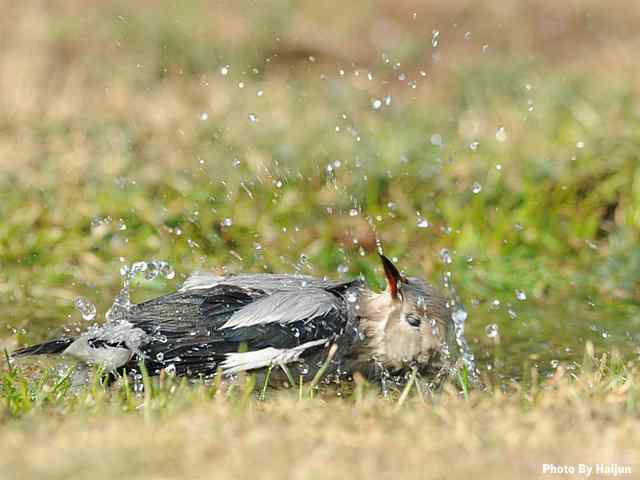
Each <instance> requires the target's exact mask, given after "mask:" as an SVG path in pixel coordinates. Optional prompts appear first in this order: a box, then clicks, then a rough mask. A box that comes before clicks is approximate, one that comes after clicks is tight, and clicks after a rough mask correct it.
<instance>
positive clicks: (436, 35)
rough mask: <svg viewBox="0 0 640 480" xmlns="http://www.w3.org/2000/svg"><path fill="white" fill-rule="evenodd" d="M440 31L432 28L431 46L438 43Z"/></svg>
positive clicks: (434, 46) (435, 45)
mask: <svg viewBox="0 0 640 480" xmlns="http://www.w3.org/2000/svg"><path fill="white" fill-rule="evenodd" d="M439 38H440V32H439V31H438V30H433V31H432V32H431V46H432V47H433V48H436V47H437V46H438V45H439V44H440V40H439Z"/></svg>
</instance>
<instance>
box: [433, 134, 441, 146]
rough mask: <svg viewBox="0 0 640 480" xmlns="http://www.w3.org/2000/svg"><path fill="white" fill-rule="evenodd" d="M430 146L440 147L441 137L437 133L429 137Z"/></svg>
mask: <svg viewBox="0 0 640 480" xmlns="http://www.w3.org/2000/svg"><path fill="white" fill-rule="evenodd" d="M431 145H435V146H436V147H441V146H442V135H440V134H438V133H434V134H433V135H431Z"/></svg>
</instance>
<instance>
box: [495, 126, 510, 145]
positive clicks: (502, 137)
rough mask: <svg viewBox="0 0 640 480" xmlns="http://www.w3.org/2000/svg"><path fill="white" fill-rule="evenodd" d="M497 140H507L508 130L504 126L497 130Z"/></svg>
mask: <svg viewBox="0 0 640 480" xmlns="http://www.w3.org/2000/svg"><path fill="white" fill-rule="evenodd" d="M496 140H497V141H499V142H505V141H506V140H507V132H506V130H505V129H504V127H500V128H498V130H497V131H496Z"/></svg>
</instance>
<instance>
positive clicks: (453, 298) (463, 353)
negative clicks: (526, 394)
mask: <svg viewBox="0 0 640 480" xmlns="http://www.w3.org/2000/svg"><path fill="white" fill-rule="evenodd" d="M440 260H441V261H442V262H443V263H444V265H445V266H447V265H450V264H451V263H453V257H452V255H451V253H450V252H449V251H448V250H446V249H443V250H442V251H441V252H440ZM442 284H443V285H444V288H445V290H446V291H447V292H448V293H449V304H448V305H449V309H450V311H451V320H452V321H453V332H452V333H453V336H454V339H451V340H450V339H449V338H447V340H446V341H445V342H444V345H443V354H444V357H445V360H447V359H449V360H451V359H452V358H451V357H452V355H451V353H452V352H451V349H452V348H453V347H455V348H456V349H457V354H458V355H459V358H461V359H462V365H463V366H464V367H465V368H466V370H467V374H468V376H469V379H470V380H471V382H472V383H475V384H478V383H479V373H480V372H479V371H478V368H477V366H476V360H475V356H474V355H473V351H472V350H471V347H469V344H468V343H467V339H466V338H465V336H464V327H465V322H466V321H467V318H468V317H469V314H468V313H467V311H466V310H465V308H464V305H463V304H462V301H461V300H460V297H459V296H458V294H457V292H456V290H455V287H454V286H453V283H452V282H451V272H450V271H445V272H444V273H443V275H442ZM453 368H454V371H453V372H452V373H454V374H455V373H457V372H456V371H455V368H456V367H455V366H454V367H453Z"/></svg>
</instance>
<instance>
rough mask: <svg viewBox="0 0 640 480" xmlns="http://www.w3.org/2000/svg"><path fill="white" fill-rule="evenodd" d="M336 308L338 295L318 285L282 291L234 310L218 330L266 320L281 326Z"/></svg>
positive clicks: (265, 322) (263, 322) (336, 309)
mask: <svg viewBox="0 0 640 480" xmlns="http://www.w3.org/2000/svg"><path fill="white" fill-rule="evenodd" d="M338 310H339V299H338V297H336V296H335V295H332V294H331V293H329V292H327V291H325V290H322V289H320V288H305V289H301V290H285V291H280V292H275V293H272V294H271V295H266V296H264V297H262V298H259V299H258V300H256V301H255V302H253V303H250V304H249V305H247V306H245V307H243V308H241V309H240V310H238V311H236V312H235V313H233V315H231V318H229V320H227V322H226V323H225V324H224V325H222V327H221V329H225V328H234V329H237V328H242V327H252V326H259V325H266V324H270V323H278V324H280V325H282V326H285V325H287V324H293V323H296V322H304V323H308V322H313V321H314V319H317V318H322V317H326V316H328V315H329V314H330V313H331V312H332V311H336V312H337V311H338Z"/></svg>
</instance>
